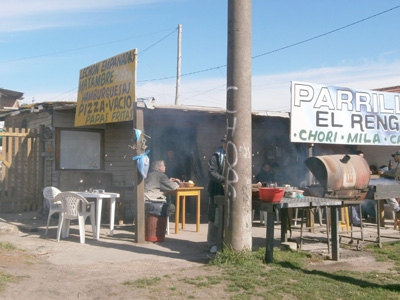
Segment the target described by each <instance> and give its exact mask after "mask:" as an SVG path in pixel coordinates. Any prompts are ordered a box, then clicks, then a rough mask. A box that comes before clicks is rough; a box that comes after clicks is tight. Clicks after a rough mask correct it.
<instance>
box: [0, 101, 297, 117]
mask: <svg viewBox="0 0 400 300" xmlns="http://www.w3.org/2000/svg"><path fill="white" fill-rule="evenodd" d="M76 104H77V102H72V101H70V102H59V101H55V102H41V103H32V104H27V105H23V106H20V107H19V108H18V110H17V111H19V112H24V111H31V112H39V111H41V110H43V109H53V110H67V109H75V108H76ZM147 105H148V104H146V103H145V102H141V101H138V106H139V107H143V108H144V107H147V108H148V109H169V110H177V111H192V112H205V113H211V114H225V113H226V109H224V108H221V107H206V106H194V105H186V106H183V105H166V104H156V103H152V104H151V105H150V106H151V107H152V108H150V107H148V106H147ZM15 111H16V110H6V109H0V117H5V116H7V115H8V114H11V113H12V112H14V113H15ZM252 114H253V115H255V116H266V117H279V118H289V113H288V112H276V111H253V112H252Z"/></svg>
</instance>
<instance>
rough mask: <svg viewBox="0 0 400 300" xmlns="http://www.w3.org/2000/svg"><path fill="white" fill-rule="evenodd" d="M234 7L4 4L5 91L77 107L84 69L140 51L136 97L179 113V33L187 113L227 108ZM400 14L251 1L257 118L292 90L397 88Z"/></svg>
mask: <svg viewBox="0 0 400 300" xmlns="http://www.w3.org/2000/svg"><path fill="white" fill-rule="evenodd" d="M227 3H228V1H223V0H201V1H195V0H112V1H111V0H110V1H108V0H80V1H77V0H69V1H65V0H63V1H59V0H36V1H31V0H0V7H1V10H0V20H1V22H0V87H1V88H5V89H10V90H15V91H19V92H23V93H24V96H25V99H24V100H23V101H22V103H32V101H35V102H44V101H76V93H77V89H78V78H79V70H80V69H82V68H85V67H87V66H89V65H91V64H93V63H95V62H99V61H102V60H105V59H107V58H109V57H112V56H115V55H117V54H120V53H123V52H126V51H128V50H131V49H134V48H137V49H138V53H139V59H138V68H137V75H138V76H137V93H136V94H137V97H155V99H156V103H161V104H174V102H175V83H176V79H175V78H174V76H176V62H177V35H178V33H177V27H178V24H182V70H181V73H182V74H183V75H184V76H182V79H181V97H180V103H181V104H182V105H200V106H210V107H225V101H226V67H220V68H215V67H219V66H224V65H226V56H227V45H226V43H227ZM399 5H400V2H399V1H392V0H385V1H378V0H376V1H370V0H358V1H356V0H347V1H344V0H335V1H333V0H332V1H331V0H329V1H328V0H326V1H318V0H314V1H311V0H308V1H307V0H305V1H296V0H287V1H268V0H253V1H252V7H253V15H252V56H253V57H255V58H254V59H253V61H252V74H253V77H252V108H253V109H254V110H273V111H289V109H290V82H291V81H305V82H310V83H318V84H325V85H331V86H342V87H349V88H353V89H367V90H368V89H375V88H381V87H389V86H397V85H400V74H399V72H400V71H399V70H400V40H399V39H398V28H400V8H396V9H393V10H390V9H392V8H395V7H397V6H399ZM386 10H390V11H388V12H386V13H382V14H380V13H381V12H384V11H386ZM377 14H380V15H377ZM375 15H377V16H375ZM372 16H375V17H372ZM370 17H372V18H370ZM364 19H365V20H364ZM359 21H360V22H359ZM353 23H355V24H353ZM350 24H353V25H350ZM347 25H350V26H347ZM346 26H347V27H346ZM343 27H345V28H343ZM340 28H342V29H340ZM337 29H340V30H337ZM332 31H333V32H332ZM330 32H331V33H330ZM318 36H320V37H318ZM314 37H318V38H315V39H313V38H314ZM309 39H311V40H309ZM306 40H309V41H307V42H303V41H306ZM297 43H299V44H297ZM295 44H297V45H295ZM292 45H293V46H292ZM282 48H283V49H282ZM279 49H281V50H279ZM275 50H278V51H275ZM209 68H215V69H214V70H212V71H207V72H201V71H203V70H206V69H209ZM189 73H195V74H193V75H186V74H189ZM162 78H167V79H162ZM160 79H162V80H160Z"/></svg>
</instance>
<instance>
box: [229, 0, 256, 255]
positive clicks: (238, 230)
mask: <svg viewBox="0 0 400 300" xmlns="http://www.w3.org/2000/svg"><path fill="white" fill-rule="evenodd" d="M227 74H228V75H227V91H226V113H227V160H226V164H227V165H226V172H227V173H225V174H226V175H225V197H226V202H225V203H226V206H225V207H226V209H225V218H224V219H225V237H224V242H225V244H226V245H228V246H231V247H232V249H233V250H235V251H241V250H251V248H252V224H251V215H252V208H251V183H252V178H251V174H252V173H251V168H252V145H251V143H252V137H251V132H252V131H251V125H252V123H251V0H247V1H243V0H229V1H228V67H227Z"/></svg>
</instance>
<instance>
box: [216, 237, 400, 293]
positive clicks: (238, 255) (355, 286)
mask: <svg viewBox="0 0 400 300" xmlns="http://www.w3.org/2000/svg"><path fill="white" fill-rule="evenodd" d="M386 247H387V249H386ZM392 247H393V248H392ZM397 247H400V243H394V244H393V245H391V246H390V247H388V246H387V245H385V247H384V248H383V249H379V248H378V249H374V251H376V253H377V255H380V256H381V257H382V259H388V260H392V261H397V262H398V263H399V264H400V248H397ZM393 252H396V253H393ZM398 254H399V255H398ZM264 256H265V248H260V249H258V250H257V251H255V252H248V251H243V252H235V251H233V250H231V249H225V250H224V251H223V252H218V254H217V255H216V257H215V258H214V259H213V260H212V261H211V262H210V265H212V266H215V267H218V268H219V269H221V270H222V272H223V275H222V277H223V281H224V282H227V287H226V288H225V292H227V293H229V294H230V295H231V299H233V300H240V299H249V298H252V297H255V298H261V299H283V298H286V297H289V298H294V299H299V300H301V299H310V297H311V295H312V297H311V298H314V299H327V300H331V299H332V300H334V299H349V300H351V299H366V300H368V299H371V300H372V299H399V294H398V293H399V292H400V285H398V284H397V283H398V282H400V277H399V272H397V273H395V274H392V273H391V274H387V273H386V274H380V273H377V272H371V273H360V272H323V271H311V270H309V269H307V265H309V264H310V263H311V262H314V261H318V260H320V261H321V260H322V259H321V258H319V257H317V256H314V255H311V254H310V253H306V252H291V251H280V250H278V249H277V250H276V251H275V252H274V263H272V264H269V265H266V264H265V263H264Z"/></svg>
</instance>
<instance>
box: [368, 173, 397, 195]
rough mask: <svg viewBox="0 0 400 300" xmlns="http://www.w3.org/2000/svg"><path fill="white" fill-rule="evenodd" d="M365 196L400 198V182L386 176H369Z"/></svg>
mask: <svg viewBox="0 0 400 300" xmlns="http://www.w3.org/2000/svg"><path fill="white" fill-rule="evenodd" d="M366 198H368V199H375V200H381V199H387V198H400V182H399V181H396V180H393V179H387V178H371V180H370V181H369V191H368V194H367V196H366Z"/></svg>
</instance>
